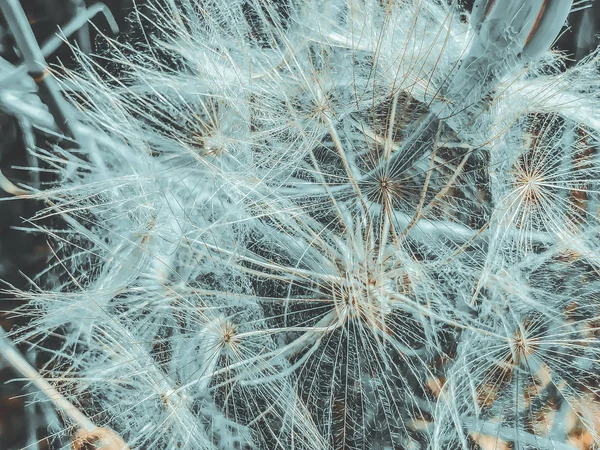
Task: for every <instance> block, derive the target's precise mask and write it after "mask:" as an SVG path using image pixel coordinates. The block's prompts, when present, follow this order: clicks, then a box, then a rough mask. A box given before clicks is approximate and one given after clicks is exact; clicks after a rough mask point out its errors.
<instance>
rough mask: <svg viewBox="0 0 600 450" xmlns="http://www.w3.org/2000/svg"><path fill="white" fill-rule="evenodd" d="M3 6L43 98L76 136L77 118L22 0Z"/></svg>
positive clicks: (66, 130) (62, 127)
mask: <svg viewBox="0 0 600 450" xmlns="http://www.w3.org/2000/svg"><path fill="white" fill-rule="evenodd" d="M0 9H2V13H3V14H4V17H6V21H7V23H8V26H9V28H10V31H11V33H12V34H13V36H14V38H15V41H16V42H17V45H18V47H19V50H20V52H21V54H22V56H23V59H24V60H25V65H26V67H27V71H28V72H29V75H31V77H32V78H33V79H34V81H35V82H36V84H37V85H38V87H39V89H40V98H41V99H42V100H43V101H44V103H46V105H47V106H48V109H49V110H50V112H51V114H52V115H53V116H54V118H55V120H56V124H57V125H58V127H59V128H60V130H61V131H62V132H63V133H65V135H66V136H68V137H71V138H76V137H77V134H76V132H75V130H74V128H73V122H74V121H75V120H74V119H73V118H72V117H70V114H69V109H68V108H67V106H66V102H65V100H64V99H63V97H62V95H61V93H60V89H59V88H58V84H57V82H56V80H55V79H54V77H53V76H52V74H51V73H50V71H49V69H48V66H47V64H46V59H45V58H44V54H43V53H42V50H41V49H40V46H39V45H38V43H37V41H36V39H35V36H34V34H33V30H32V29H31V26H30V25H29V21H28V20H27V16H26V15H25V12H24V11H23V8H22V7H21V4H20V3H19V2H18V0H6V1H3V2H2V3H0Z"/></svg>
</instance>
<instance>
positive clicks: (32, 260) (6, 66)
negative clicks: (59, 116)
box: [0, 0, 600, 450]
mask: <svg viewBox="0 0 600 450" xmlns="http://www.w3.org/2000/svg"><path fill="white" fill-rule="evenodd" d="M0 1H4V0H0ZM225 1H226V0H225ZM273 1H276V0H273ZM449 1H450V0H449ZM500 1H501V0H500ZM558 1H562V0H558ZM134 2H135V5H137V7H138V8H140V9H142V11H143V2H142V1H136V0H106V1H105V2H103V3H104V4H105V5H106V6H108V7H109V8H110V10H111V11H112V14H113V15H114V17H115V19H116V21H117V23H118V25H119V28H120V32H119V35H118V39H119V40H121V41H126V42H135V41H136V40H137V39H139V36H138V34H137V33H136V31H135V28H134V27H133V26H132V25H131V24H130V23H129V21H128V20H127V17H128V16H129V15H130V14H131V13H132V12H133V11H134ZM473 2H474V0H463V1H462V5H463V7H464V8H465V9H470V8H471V7H472V5H473ZM94 3H95V2H93V1H89V0H21V5H22V7H23V9H24V10H25V12H26V14H27V18H28V20H29V23H30V25H31V27H32V29H33V32H34V34H35V36H36V39H37V41H38V42H39V43H40V44H43V43H44V42H46V41H47V40H48V39H50V38H51V37H52V36H53V35H55V33H56V32H57V31H58V29H59V27H63V26H65V24H67V23H68V22H69V21H70V20H72V19H73V18H74V17H75V16H76V15H77V14H80V13H81V11H82V6H87V7H89V6H91V5H93V4H94ZM99 33H109V27H108V24H107V22H106V19H105V18H104V17H102V16H101V15H98V16H96V17H95V18H94V19H93V20H92V21H91V25H90V26H88V27H87V29H84V30H83V31H82V32H81V33H79V34H75V35H74V37H73V38H72V39H70V40H71V42H72V43H74V44H76V45H79V46H80V48H82V49H87V51H91V52H94V51H95V49H97V47H98V45H100V44H99V39H98V34H99ZM598 34H600V0H596V1H593V0H592V1H590V0H587V1H575V2H574V12H572V13H571V15H570V16H569V19H568V27H566V28H565V29H564V30H563V33H562V34H561V36H560V38H559V39H558V41H557V42H556V45H555V49H557V50H560V51H563V52H565V54H566V56H567V58H568V59H567V65H573V64H575V63H576V62H577V61H579V60H581V59H582V58H584V57H586V56H587V55H589V54H590V52H592V51H593V50H594V49H595V48H596V47H597V46H598V44H599V41H598V37H597V35H598ZM99 61H100V63H101V64H106V65H107V67H110V66H109V62H108V61H106V60H104V59H102V60H99ZM21 62H22V60H21V57H20V55H19V52H18V50H17V48H16V45H15V42H14V39H13V37H12V35H11V34H10V32H9V30H8V27H7V23H6V21H5V19H4V17H3V16H2V15H1V14H0V94H1V93H2V90H3V89H8V88H9V87H10V86H8V85H4V86H3V84H2V81H1V80H2V77H3V75H4V74H6V73H9V72H10V71H11V70H13V69H14V67H15V66H18V65H19V64H21ZM48 62H49V63H50V64H56V65H58V64H61V65H64V66H66V67H70V66H73V64H74V62H73V55H72V54H71V52H70V50H69V48H68V47H67V46H66V45H62V46H61V47H60V48H59V49H58V50H56V51H55V52H54V53H52V54H51V55H49V56H48ZM55 143H56V140H55V138H53V137H51V136H48V135H45V134H42V133H39V132H37V131H35V130H34V129H33V128H32V127H31V125H30V124H23V123H20V122H19V120H17V118H15V117H14V116H12V115H11V114H10V113H9V112H8V111H5V110H3V109H2V104H1V103H0V171H1V174H2V175H3V176H5V177H6V178H7V179H9V180H11V181H12V182H13V183H21V182H22V183H25V184H35V183H39V182H44V181H51V180H48V179H43V178H42V179H41V180H40V178H39V177H40V175H39V174H38V173H35V172H33V171H31V170H27V169H24V167H27V166H30V165H31V164H30V159H29V158H30V157H28V154H27V150H26V149H27V148H28V147H30V148H32V147H34V146H37V147H40V148H51V146H52V145H53V144H55ZM11 198H12V196H11V194H9V193H6V192H5V191H3V190H2V189H0V199H2V200H0V280H3V284H2V285H0V289H2V288H5V289H6V288H9V287H10V286H15V287H18V288H25V287H27V285H28V283H29V281H28V280H29V279H30V277H34V276H35V275H36V274H37V273H39V271H40V270H42V269H43V268H44V267H45V266H46V265H47V264H48V262H49V261H50V260H51V259H52V254H51V252H50V250H49V247H48V245H47V244H46V240H45V237H44V236H42V235H39V234H34V233H29V232H26V231H24V230H23V229H22V228H23V227H24V226H26V219H27V218H29V217H31V216H33V215H34V214H35V212H36V210H39V209H40V207H41V205H39V204H36V203H35V202H33V201H27V200H14V199H11ZM7 199H10V200H7ZM58 226H60V225H59V224H58ZM0 300H1V301H2V302H1V303H0V310H1V312H0V326H1V327H3V328H4V329H5V330H7V331H8V330H11V329H13V328H14V327H16V326H19V325H22V324H23V322H22V320H24V319H22V318H19V317H18V316H17V317H14V315H11V314H10V312H11V311H13V310H14V309H15V308H17V307H18V306H19V302H18V301H15V300H12V299H11V298H10V297H9V296H8V295H6V294H4V295H3V294H0ZM21 351H22V353H23V354H24V355H26V357H27V358H28V359H29V361H30V362H31V363H32V364H33V365H39V364H40V363H41V362H40V361H39V358H38V355H37V354H36V351H35V349H32V348H21ZM16 376H17V375H16V374H15V373H13V372H12V371H11V369H10V368H9V367H7V365H6V364H5V363H4V362H3V360H2V358H1V357H0V450H13V449H22V448H27V449H31V450H44V449H50V448H60V447H61V446H63V445H69V444H68V442H62V441H59V440H56V439H55V440H52V439H51V438H49V436H51V435H52V433H53V431H55V430H54V429H53V427H52V424H53V423H54V424H57V423H58V421H59V420H60V419H59V418H58V417H57V416H56V413H55V412H54V411H53V410H52V408H51V407H50V406H49V405H43V404H31V405H29V406H27V407H25V406H26V405H28V404H29V403H31V401H32V399H33V398H34V397H31V395H30V394H31V392H30V391H29V390H28V389H29V388H28V387H27V385H26V384H25V383H24V382H21V381H18V380H16V381H15V380H13V379H14V378H15V377H16ZM10 380H13V381H10ZM28 394H29V395H28Z"/></svg>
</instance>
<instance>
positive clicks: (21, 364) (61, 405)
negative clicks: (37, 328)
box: [0, 327, 128, 450]
mask: <svg viewBox="0 0 600 450" xmlns="http://www.w3.org/2000/svg"><path fill="white" fill-rule="evenodd" d="M0 355H1V356H2V358H3V359H4V360H5V361H6V362H8V364H9V365H10V366H11V367H12V368H13V369H14V370H15V371H16V372H18V373H19V374H21V375H22V376H23V378H25V379H27V380H28V381H30V382H31V383H33V385H34V386H35V387H36V388H38V389H39V390H40V392H42V393H43V394H44V395H45V396H46V397H47V398H48V399H49V400H50V401H51V402H52V403H53V404H54V406H55V407H56V409H58V410H59V411H60V412H61V414H62V415H63V417H68V419H69V420H70V421H71V422H72V423H73V424H74V425H75V427H76V428H77V429H78V432H77V436H78V437H77V438H76V440H75V442H74V444H73V445H74V448H80V447H81V445H80V444H76V442H78V441H82V442H90V441H92V439H90V436H93V437H94V439H93V442H96V441H98V443H99V444H100V445H99V448H104V449H106V450H117V449H119V450H120V449H126V448H128V447H127V444H125V442H124V441H123V440H122V439H121V438H120V437H119V436H117V435H116V434H115V433H114V432H113V431H112V430H108V429H106V428H101V427H99V426H97V425H96V424H95V423H94V422H92V421H91V420H90V419H89V418H88V417H87V416H86V415H85V414H83V413H82V412H81V411H80V410H79V409H77V407H76V406H75V405H73V404H72V403H71V402H69V401H68V400H67V399H66V398H65V397H64V396H63V395H62V394H61V393H60V392H58V391H57V390H56V388H55V387H54V386H52V385H51V384H50V383H49V382H48V381H46V379H44V377H43V376H41V375H40V374H39V372H38V371H37V370H36V369H35V368H34V367H33V366H32V365H31V364H29V362H28V361H27V360H26V359H25V357H24V356H23V355H21V353H20V352H19V351H18V350H17V349H16V348H15V345H14V344H13V343H12V341H11V340H10V339H9V337H8V336H7V335H6V332H5V331H4V330H3V329H2V328H1V327H0ZM78 445H79V447H78Z"/></svg>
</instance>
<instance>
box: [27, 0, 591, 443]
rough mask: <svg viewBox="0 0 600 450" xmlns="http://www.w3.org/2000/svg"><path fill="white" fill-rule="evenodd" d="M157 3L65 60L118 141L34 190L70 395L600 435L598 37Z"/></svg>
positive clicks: (366, 434)
mask: <svg viewBox="0 0 600 450" xmlns="http://www.w3.org/2000/svg"><path fill="white" fill-rule="evenodd" d="M560 1H562V0H560ZM478 3H479V4H480V5H483V6H486V5H487V6H488V7H489V3H490V2H478ZM500 3H502V2H501V0H497V1H496V4H500ZM505 3H510V4H511V5H512V3H514V2H512V1H509V2H505ZM538 3H539V2H538ZM150 4H151V6H152V8H153V11H152V12H151V14H150V15H149V17H148V18H147V20H145V23H146V26H147V29H146V36H147V41H146V43H145V45H143V46H142V47H141V48H140V47H139V46H138V47H136V48H135V49H133V48H128V47H127V45H123V44H118V43H116V42H111V43H110V46H107V53H106V54H107V55H108V56H110V57H111V58H113V59H115V60H116V61H117V62H118V63H119V64H120V67H121V68H122V69H123V70H122V71H121V72H120V74H119V75H118V76H117V75H110V74H108V73H105V72H103V71H102V70H101V69H99V68H98V67H96V66H94V64H93V63H92V62H91V60H90V59H87V58H85V57H83V56H82V57H81V69H80V70H79V71H78V72H77V73H72V74H71V75H70V78H69V79H68V80H67V79H65V80H63V84H64V86H65V89H67V91H68V92H70V94H71V97H72V99H73V100H74V101H77V102H78V103H79V104H80V105H81V108H80V109H81V113H80V116H79V120H81V121H82V122H84V123H86V124H87V125H88V126H90V127H93V128H95V129H97V130H98V133H102V134H104V135H106V136H108V137H109V138H110V140H111V141H112V142H114V144H113V145H106V144H103V143H99V144H98V145H96V146H92V145H88V144H86V145H83V146H82V148H81V149H79V150H77V151H64V152H62V153H61V156H62V157H61V158H60V159H58V158H55V157H51V156H47V159H48V160H49V162H51V164H52V165H53V167H55V168H56V169H57V170H58V172H59V175H60V177H61V178H60V182H59V183H58V184H57V185H56V186H55V187H53V188H52V189H51V190H49V191H45V192H42V193H40V194H39V196H40V197H43V198H45V199H48V200H51V202H52V203H49V205H50V206H49V207H48V210H47V211H46V214H59V215H61V216H62V217H63V218H64V220H65V222H66V224H67V229H66V230H58V231H51V230H49V231H48V234H49V239H50V240H51V242H52V243H53V244H52V245H53V247H54V248H55V251H56V253H57V255H58V257H59V258H60V262H58V261H56V264H55V267H54V268H52V269H51V270H49V273H51V274H60V276H57V275H52V276H50V275H49V274H47V275H46V276H44V277H43V280H40V282H39V284H40V285H41V286H42V288H43V290H40V291H36V292H32V293H22V295H24V296H26V297H28V298H31V302H30V303H29V307H28V311H29V313H30V314H32V315H33V316H34V319H33V322H32V325H31V328H30V329H29V330H27V331H26V333H25V334H24V336H25V338H28V339H31V340H37V339H39V338H44V337H45V336H47V335H49V334H50V333H57V334H58V335H61V336H64V339H63V341H62V342H63V343H64V345H63V347H62V348H61V349H60V350H55V351H54V356H55V358H54V359H53V361H52V362H51V363H50V364H49V365H48V370H49V371H50V373H49V376H50V377H51V378H53V379H58V378H57V377H60V380H61V383H62V384H61V386H63V387H64V390H65V393H66V395H67V396H68V397H69V398H70V399H71V400H72V401H73V402H75V403H78V404H79V405H80V406H81V409H82V410H83V411H85V412H86V413H87V414H89V415H90V416H91V417H93V418H94V420H95V421H96V422H97V423H99V424H101V425H103V426H107V427H110V428H112V429H114V430H115V431H117V432H118V433H119V434H120V435H121V436H122V437H123V438H124V439H125V440H126V441H127V442H128V443H129V445H130V447H131V448H136V449H190V450H196V449H228V450H229V449H235V448H256V449H265V450H270V449H276V448H278V449H283V450H290V449H307V450H308V449H311V450H321V449H406V450H416V449H432V450H453V449H464V450H467V449H471V448H476V446H477V445H479V446H480V448H481V449H483V450H486V449H490V448H493V447H489V442H490V439H491V442H497V443H498V445H499V446H498V447H497V448H513V449H534V448H539V449H564V450H567V449H573V448H575V447H573V445H572V441H570V439H571V438H573V436H575V435H574V434H573V433H575V432H574V431H573V430H579V431H578V432H579V433H580V434H582V433H590V434H591V436H592V439H593V440H595V441H596V442H597V445H598V444H600V439H599V437H598V436H597V434H596V431H595V428H594V424H593V420H594V419H593V417H592V416H591V415H590V413H589V411H588V410H586V409H585V408H586V405H587V404H588V402H589V399H590V398H592V397H594V396H595V395H596V393H597V392H596V390H597V385H598V381H599V380H598V373H600V367H599V366H600V364H599V362H598V357H599V356H600V355H599V347H598V343H599V342H598V331H599V325H598V323H600V322H598V320H599V319H600V316H599V313H600V296H599V294H600V279H599V277H598V269H599V268H600V257H599V256H598V249H599V247H600V245H599V244H600V240H599V236H598V220H597V218H598V199H599V197H598V194H599V193H598V184H599V183H598V179H599V171H600V165H599V160H598V132H599V131H600V99H599V92H600V90H599V82H598V76H597V71H598V67H597V61H598V54H597V53H596V54H593V55H592V56H591V57H589V58H588V59H587V60H585V61H583V62H582V63H581V64H579V65H578V66H575V67H574V68H572V69H569V70H566V71H564V70H563V71H561V70H560V68H561V57H560V55H557V54H552V53H551V52H547V51H541V50H540V48H538V47H536V49H535V50H536V51H535V52H533V51H532V52H530V53H531V54H524V53H522V52H523V48H524V47H523V43H522V42H521V44H519V43H518V42H517V43H516V44H515V43H514V42H513V41H512V40H511V39H513V37H514V36H521V37H522V34H523V33H524V31H523V29H521V30H520V32H519V33H520V34H519V33H516V32H515V33H516V34H510V33H509V34H505V35H504V36H505V37H506V38H507V40H508V44H507V46H506V47H500V46H501V45H503V44H502V42H500V41H498V42H495V43H490V42H488V41H486V39H489V36H488V34H489V33H490V26H491V25H490V23H489V22H486V20H488V19H486V17H485V14H484V15H483V16H484V17H483V18H482V17H481V14H479V16H476V20H475V25H476V26H475V27H472V26H470V20H471V16H470V15H469V14H468V13H466V12H464V11H461V10H460V8H459V7H458V6H457V5H453V6H447V5H446V3H444V2H440V1H434V0H398V1H389V2H388V1H379V0H358V1H357V0H351V1H346V0H314V1H313V0H302V1H300V0H298V1H296V0H286V1H283V2H277V3H275V2H268V1H262V0H244V1H242V0H206V1H205V0H180V1H167V0H163V1H158V0H153V1H151V2H150ZM513 6H514V5H513ZM508 10H510V8H508V9H507V11H508ZM493 13H494V14H493V15H490V16H489V17H493V19H494V20H500V19H502V14H500V13H501V11H500V10H494V11H493ZM557 14H558V13H557ZM515 17H517V16H515ZM519 17H520V16H519ZM555 22H556V23H555V25H554V28H552V30H550V31H548V28H547V27H546V28H543V30H544V33H546V35H544V36H545V37H544V36H542V38H544V39H545V40H546V41H548V42H547V44H544V45H550V42H551V40H552V39H553V36H556V35H557V34H558V32H559V31H560V26H561V24H562V19H561V20H558V19H557V20H555ZM482 23H483V25H482ZM524 23H525V24H529V25H531V22H527V21H525V22H524ZM517 25H518V24H517V23H516V22H511V25H510V26H512V27H516V26H517ZM495 26H496V27H498V26H502V24H501V23H497V22H496V23H495ZM506 26H508V25H506ZM523 26H524V25H523ZM486 27H487V28H486ZM482 30H484V31H485V32H484V31H482ZM486 30H487V31H486ZM513 31H514V30H513ZM517 31H519V30H517ZM485 33H488V34H485ZM511 33H512V32H511ZM548 33H550V34H548ZM552 33H554V35H553V36H550V35H551V34H552ZM548 36H550V39H549V40H548ZM542 38H540V40H537V41H532V42H534V43H537V44H536V45H538V46H539V45H542V44H540V42H542V43H543V42H545V41H544V39H542ZM514 39H516V38H514ZM519 39H520V38H519ZM517 44H519V45H520V46H519V45H517ZM532 45H533V44H532ZM476 46H479V47H476ZM481 48H488V49H494V51H495V53H494V54H493V55H494V61H493V64H492V62H491V61H490V62H485V61H487V60H486V58H487V59H490V54H489V53H485V54H480V53H479V51H480V49H481ZM542 50H545V49H542ZM525 56H527V57H525ZM482 58H483V59H482ZM465 61H468V64H469V66H468V67H467V66H466V65H465V64H467V63H465ZM477 65H479V69H478V70H477V71H476V72H477V73H476V74H473V73H472V72H473V69H474V67H477ZM495 67H502V68H503V69H502V70H496V69H495ZM481 71H483V72H481ZM486 71H487V72H486ZM484 72H485V73H484ZM42 342H43V341H42ZM41 345H43V344H41ZM570 442H571V443H570ZM486 445H488V446H486ZM500 445H509V447H502V446H500Z"/></svg>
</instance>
